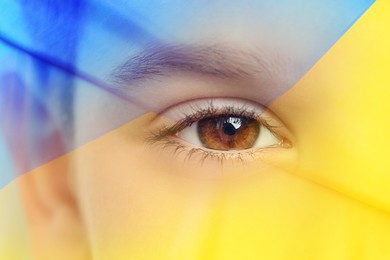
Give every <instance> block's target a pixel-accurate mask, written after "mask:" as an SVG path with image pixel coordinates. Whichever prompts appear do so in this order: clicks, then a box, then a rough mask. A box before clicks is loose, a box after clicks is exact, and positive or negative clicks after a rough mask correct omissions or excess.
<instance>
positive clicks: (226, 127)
mask: <svg viewBox="0 0 390 260" xmlns="http://www.w3.org/2000/svg"><path fill="white" fill-rule="evenodd" d="M222 129H223V132H224V133H225V134H226V135H235V134H236V133H237V130H236V128H235V127H234V125H232V124H231V123H224V124H223V126H222Z"/></svg>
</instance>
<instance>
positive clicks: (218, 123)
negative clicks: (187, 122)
mask: <svg viewBox="0 0 390 260" xmlns="http://www.w3.org/2000/svg"><path fill="white" fill-rule="evenodd" d="M197 131H198V135H199V138H200V141H201V142H202V144H203V145H204V147H206V148H209V149H214V150H242V149H248V148H251V147H252V146H253V145H254V143H255V142H256V140H257V138H258V136H259V133H260V123H259V122H258V121H257V120H255V119H253V118H249V117H244V116H229V115H221V116H215V117H209V118H204V119H202V120H199V122H198V129H197Z"/></svg>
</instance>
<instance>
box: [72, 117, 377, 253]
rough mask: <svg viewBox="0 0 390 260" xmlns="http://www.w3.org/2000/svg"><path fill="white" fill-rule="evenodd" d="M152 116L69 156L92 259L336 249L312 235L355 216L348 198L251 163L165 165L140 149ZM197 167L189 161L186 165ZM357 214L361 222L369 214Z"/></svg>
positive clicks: (335, 231) (337, 230)
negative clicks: (221, 171)
mask: <svg viewBox="0 0 390 260" xmlns="http://www.w3.org/2000/svg"><path fill="white" fill-rule="evenodd" d="M152 117H153V114H146V115H144V116H143V117H140V118H138V119H137V120H134V121H132V122H130V123H129V124H127V125H125V126H124V127H122V128H119V129H117V130H115V131H112V132H110V133H108V134H107V135H105V136H103V137H101V138H99V139H96V140H95V141H93V142H91V143H90V144H88V145H86V146H84V147H82V148H80V149H78V150H77V151H75V152H74V154H73V158H74V167H75V171H76V172H75V173H76V176H75V179H76V187H77V196H78V200H79V202H80V208H81V213H82V216H83V218H84V221H85V223H86V228H87V231H88V235H89V238H90V241H91V247H92V251H93V254H94V255H95V256H97V257H100V258H102V259H126V258H127V259H175V258H176V259H191V258H193V257H194V256H199V258H200V259H204V258H207V257H208V256H210V254H212V255H214V256H215V257H216V258H219V259H238V258H240V256H241V257H244V258H246V259H248V258H253V257H254V258H258V259H262V258H269V257H270V256H272V257H275V256H276V258H279V259H283V258H284V259H286V258H288V256H292V255H293V256H294V257H293V258H295V259H300V258H302V257H304V256H305V255H306V254H307V253H308V250H307V248H304V247H302V244H303V245H305V244H311V245H314V246H313V247H312V248H313V249H312V252H309V253H310V254H313V255H314V254H316V253H318V252H320V253H321V250H318V249H319V248H322V247H323V248H326V249H327V250H328V249H329V248H331V247H337V246H338V245H339V244H338V243H332V241H333V240H332V241H330V242H329V241H328V242H326V243H325V242H324V241H323V239H322V238H321V237H324V236H329V235H330V233H329V232H331V233H332V235H335V234H336V235H335V236H336V237H339V236H340V237H343V234H344V233H343V232H345V228H344V227H343V225H341V228H337V227H335V226H334V224H335V223H336V222H337V223H340V221H341V223H344V221H345V223H348V222H350V220H351V216H352V215H354V214H355V213H356V214H360V212H359V207H357V206H356V204H354V203H351V202H350V201H348V200H345V199H344V198H342V197H340V196H338V195H335V194H333V193H331V192H329V191H328V190H326V189H323V188H319V187H318V186H317V185H315V184H312V183H310V182H308V181H305V180H303V179H300V178H297V177H296V176H295V175H293V174H290V173H288V172H287V171H285V170H282V169H281V168H277V167H274V166H267V165H265V164H264V163H260V162H254V163H252V164H249V165H248V166H246V167H245V168H243V167H237V168H235V169H233V170H232V172H231V175H229V176H235V177H228V178H220V179H202V178H200V179H198V178H194V176H193V175H190V176H188V175H187V172H185V171H183V170H178V169H179V168H177V167H176V166H175V167H167V165H169V164H170V162H169V161H166V160H161V159H159V158H158V157H159V155H160V153H156V152H153V150H150V149H148V148H145V144H144V143H143V141H142V140H143V139H142V137H141V135H140V130H139V129H142V128H144V127H146V125H147V122H149V121H150V120H151V118H152ZM269 156H271V155H269ZM181 169H183V168H181ZM203 170H204V168H202V167H201V166H199V165H198V166H197V168H196V169H194V170H193V172H194V173H195V172H198V173H201V172H202V171H203ZM244 173H252V174H244ZM340 209H348V210H347V211H346V212H340ZM324 215H327V219H326V221H324V219H323V218H322V216H324ZM366 215H370V216H368V217H367V218H366V219H363V218H360V220H362V219H363V220H364V221H367V220H369V218H370V217H372V216H371V215H372V213H366ZM355 222H356V223H355V224H356V225H361V224H362V223H360V222H359V221H355ZM377 223H379V224H378V226H380V225H381V223H382V222H381V219H380V218H377ZM382 224H383V223H382ZM302 227H304V228H302ZM382 227H383V225H382ZM292 237H293V239H292ZM281 247H282V248H283V250H279V248H281ZM297 248H298V249H297ZM314 258H315V257H314Z"/></svg>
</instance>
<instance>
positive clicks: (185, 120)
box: [146, 101, 285, 165]
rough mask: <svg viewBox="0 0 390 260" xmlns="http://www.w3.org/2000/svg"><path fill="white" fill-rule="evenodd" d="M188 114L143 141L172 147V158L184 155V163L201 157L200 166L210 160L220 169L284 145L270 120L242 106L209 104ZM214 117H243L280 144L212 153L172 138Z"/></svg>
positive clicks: (252, 158)
mask: <svg viewBox="0 0 390 260" xmlns="http://www.w3.org/2000/svg"><path fill="white" fill-rule="evenodd" d="M191 110H192V111H191V113H189V114H183V116H182V119H181V120H179V121H177V122H176V123H174V124H172V125H164V126H162V127H160V128H159V129H157V130H156V131H151V132H150V133H149V135H148V137H147V138H146V141H147V142H148V143H150V144H154V145H155V144H158V145H161V147H162V149H163V150H164V149H166V148H168V147H173V148H174V152H173V156H174V157H175V156H177V155H179V154H181V153H186V156H185V159H184V160H185V161H188V160H190V159H191V158H192V157H193V156H194V155H200V159H199V162H200V163H201V164H203V163H204V162H205V161H206V160H207V159H212V160H216V161H217V163H218V164H220V165H223V164H224V163H225V162H227V161H230V162H232V163H234V164H235V163H236V162H239V163H240V164H243V163H245V162H246V161H248V160H247V159H248V157H249V159H251V160H255V158H256V157H257V156H256V155H257V154H258V153H263V152H265V150H266V149H269V148H274V147H280V146H282V145H283V144H284V140H285V139H284V138H283V137H281V136H280V135H278V134H277V133H276V131H275V129H276V128H278V126H273V125H271V124H270V122H269V120H267V119H265V118H263V117H260V115H259V114H258V113H257V112H256V111H255V110H254V109H250V108H248V107H247V106H245V105H242V106H233V105H227V106H223V107H221V108H216V107H215V106H214V105H213V103H212V101H210V102H208V104H207V106H206V107H205V108H201V107H191ZM216 116H242V117H248V118H253V119H255V120H257V121H258V122H259V123H260V124H261V126H263V127H266V128H267V129H268V130H269V131H271V133H272V134H273V135H275V136H276V137H277V138H278V139H279V140H280V143H279V145H278V146H270V147H264V148H254V149H247V150H243V151H242V152H237V151H235V152H215V151H212V150H208V149H207V148H198V147H190V145H186V144H184V143H183V141H181V140H180V139H179V137H177V136H175V135H176V134H177V133H179V132H180V131H182V130H183V129H185V128H186V127H190V126H191V125H192V124H193V123H195V122H197V121H199V120H201V119H204V118H207V117H216Z"/></svg>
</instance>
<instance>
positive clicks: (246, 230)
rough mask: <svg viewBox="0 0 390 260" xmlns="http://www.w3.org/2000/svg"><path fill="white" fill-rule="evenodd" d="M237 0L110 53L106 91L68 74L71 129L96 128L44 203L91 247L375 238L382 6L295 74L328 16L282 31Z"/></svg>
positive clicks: (387, 40)
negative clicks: (151, 42) (154, 39)
mask: <svg viewBox="0 0 390 260" xmlns="http://www.w3.org/2000/svg"><path fill="white" fill-rule="evenodd" d="M224 5H225V3H224V4H223V6H224ZM221 6H222V4H221ZM243 6H245V5H243ZM248 6H250V5H248ZM217 7H218V4H216V8H217ZM242 8H243V10H242V11H240V12H235V11H234V6H233V7H230V8H225V9H221V10H222V11H220V12H211V11H208V9H207V8H204V9H201V8H200V9H199V10H200V13H199V14H198V15H197V16H196V17H195V18H194V19H189V20H186V19H182V20H183V21H185V22H183V23H175V24H174V26H175V27H174V28H173V29H172V28H171V32H176V34H175V35H171V36H172V37H171V38H170V40H168V41H167V42H166V44H164V45H159V46H158V47H156V46H154V47H152V46H151V47H148V48H145V50H143V52H142V54H139V53H133V54H132V55H130V56H131V57H133V59H131V60H130V62H129V63H126V64H125V65H124V66H119V67H118V68H119V69H117V70H116V73H115V75H112V76H111V81H115V82H117V84H118V85H117V89H116V90H115V94H109V93H108V92H106V91H104V90H100V89H95V88H93V87H91V86H88V85H86V84H85V85H79V86H77V92H76V100H75V107H74V109H75V118H74V119H75V125H74V126H75V136H74V141H75V143H76V144H84V143H85V142H86V140H89V139H91V136H98V135H101V134H103V133H104V135H102V136H101V137H99V138H96V139H94V138H93V139H94V140H93V141H92V142H89V143H88V144H86V145H82V146H81V147H80V148H78V149H77V150H75V151H74V152H72V153H70V154H69V155H67V156H66V157H64V159H65V160H66V163H69V168H68V169H69V170H68V171H67V173H66V176H67V177H69V179H68V181H69V183H70V187H71V189H70V191H62V190H61V191H58V193H59V194H62V195H61V196H63V197H61V198H60V199H58V200H54V199H53V201H50V203H52V204H61V207H59V208H60V209H61V210H63V211H64V212H66V213H69V214H68V215H66V214H63V215H61V216H65V217H63V218H64V219H62V221H59V222H56V223H59V224H58V226H60V227H58V226H56V227H57V228H59V230H62V229H64V230H67V231H69V234H68V237H69V238H73V237H77V238H80V237H82V239H80V241H84V240H85V241H87V242H86V246H85V247H88V249H87V250H88V251H90V252H91V253H92V256H93V257H95V258H96V259H319V258H321V257H324V258H325V259H338V258H348V257H349V256H351V254H352V253H355V252H360V251H359V250H361V247H362V245H364V246H363V247H364V252H365V254H366V256H367V259H378V258H380V257H383V253H384V252H386V251H387V245H386V244H385V243H382V242H383V241H386V240H385V239H384V237H386V236H387V235H389V234H390V224H389V221H388V216H387V215H386V214H385V213H384V212H388V211H389V210H390V195H389V194H390V193H388V192H387V191H388V189H389V188H390V177H389V175H388V174H387V173H388V171H389V169H390V165H389V163H388V160H387V158H386V154H387V153H386V151H387V147H389V146H390V143H389V141H388V140H389V139H388V138H387V135H388V132H389V131H390V124H389V123H388V122H387V121H388V120H387V119H386V118H384V116H383V115H384V111H385V110H386V109H387V110H388V108H389V105H388V100H389V99H390V92H389V91H388V88H387V86H389V85H390V78H389V76H388V73H387V72H386V68H388V66H389V62H390V54H389V51H388V46H390V35H389V34H388V32H387V30H385V29H384V28H383V24H388V23H389V21H388V19H389V18H388V17H390V16H389V15H386V14H389V13H390V9H389V5H385V4H383V2H380V3H378V4H377V5H376V6H374V7H373V8H372V10H370V11H369V12H368V13H367V14H366V16H365V17H363V18H362V19H361V20H359V21H358V23H357V24H356V25H355V26H354V27H353V28H352V29H351V31H349V32H348V33H347V34H346V35H344V38H342V39H341V40H340V41H339V42H338V43H337V44H336V45H335V46H334V47H333V48H332V49H331V50H330V51H329V52H328V53H327V54H326V55H325V56H324V57H323V58H322V59H321V60H320V61H319V62H318V63H317V64H316V65H315V66H314V67H313V68H312V69H311V70H310V71H309V72H308V73H307V74H306V75H305V73H306V72H307V71H308V70H309V69H310V68H311V66H312V65H313V64H314V63H315V62H316V61H317V60H318V59H319V58H320V57H321V55H322V54H324V53H323V52H324V51H325V50H326V49H327V48H326V46H325V45H326V44H328V45H327V46H328V47H330V46H331V45H332V44H331V43H332V41H331V40H329V39H327V37H325V36H324V34H323V33H324V32H326V31H327V27H326V26H331V25H332V21H333V20H332V19H333V18H332V19H330V20H329V21H328V23H321V22H318V21H321V19H317V20H316V19H314V20H311V21H317V22H318V24H316V23H314V22H313V23H310V24H306V23H302V24H300V25H301V27H299V28H300V29H302V31H299V30H298V31H289V32H288V33H286V31H284V30H283V29H282V27H280V28H279V27H278V26H279V25H281V24H285V23H286V22H285V21H284V22H283V23H281V22H280V21H279V20H272V19H271V18H272V17H274V16H273V13H272V12H271V11H270V12H265V13H264V17H268V18H269V19H271V20H267V19H268V18H267V19H266V18H263V19H264V20H262V21H263V22H255V21H258V20H257V19H260V18H258V12H257V11H256V10H257V9H256V10H251V9H250V8H246V9H245V8H244V7H242ZM262 8H265V10H268V9H267V8H269V10H273V9H272V4H270V5H269V6H268V5H264V6H262ZM308 9H310V8H309V7H308ZM212 10H216V9H215V8H214V9H212ZM275 10H277V9H275ZM275 10H274V11H275ZM289 10H290V9H286V10H284V9H283V10H279V11H283V12H286V14H288V12H289ZM321 10H323V9H321ZM383 12H385V13H386V12H387V13H386V14H384V13H383ZM174 13H175V12H174ZM276 13H277V12H276ZM276 13H275V14H276ZM175 14H176V15H181V16H183V17H185V16H186V14H185V13H181V12H176V13H175ZM233 14H235V15H233ZM237 14H239V15H237ZM312 15H313V17H314V16H315V17H321V18H324V17H326V16H323V14H322V13H321V12H320V11H319V13H318V14H315V15H314V14H312ZM313 17H311V18H313ZM309 20H310V19H309ZM221 21H222V22H221ZM265 21H268V22H265ZM160 22H161V24H160V26H161V27H164V26H165V28H170V27H169V26H167V24H169V23H170V22H172V21H168V20H162V21H160ZM279 23H280V24H279ZM323 24H326V26H325V27H321V26H322V25H323ZM172 26H173V25H172ZM381 26H382V27H381ZM189 28H190V29H189ZM293 28H294V27H293V26H292V27H291V28H290V29H293ZM373 28H375V30H374V29H373ZM254 32H257V33H254ZM302 32H305V33H302ZM300 33H302V35H301V34H300ZM167 35H168V34H167ZM265 35H267V37H265ZM296 35H298V36H296ZM368 35H369V36H368ZM334 40H336V39H334ZM373 42H376V44H375V45H374V44H373ZM320 43H321V44H322V43H323V44H324V45H321V44H320ZM325 43H326V44H325ZM107 55H109V54H107ZM137 55H138V56H137ZM123 56H124V57H127V55H123ZM134 57H136V58H134ZM134 64H135V65H134ZM116 65H117V64H116ZM374 68H375V69H374ZM105 72H106V74H107V75H108V74H109V73H108V72H107V71H105ZM303 75H305V76H304V77H303V78H302V76H303ZM101 77H102V78H104V76H103V75H102V76H101ZM298 81H299V82H298ZM297 82H298V83H297ZM119 96H120V97H119ZM123 97H124V98H123ZM124 122H126V123H124ZM113 126H117V127H118V128H115V127H113ZM113 129H114V130H113ZM108 130H110V131H108ZM59 165H61V164H59ZM57 166H58V165H57ZM47 183H50V182H47ZM52 187H53V186H52ZM61 187H62V186H61ZM63 194H66V196H65V195H63ZM64 197H65V198H64ZM64 201H65V202H66V203H64ZM69 201H71V203H70V202H69ZM65 219H66V220H67V221H65ZM36 225H37V226H38V224H36ZM43 226H44V227H46V226H45V225H43ZM75 227H77V228H75ZM70 231H72V232H70ZM40 232H41V233H40V234H45V235H42V236H45V237H50V236H53V241H54V240H56V239H59V240H60V239H63V238H64V237H65V236H62V237H61V236H55V235H53V234H49V233H50V232H46V231H40ZM45 232H46V233H48V234H49V235H47V234H46V233H45ZM38 233H39V232H38ZM54 233H55V232H54ZM59 233H60V232H59ZM68 240H72V239H68ZM73 241H79V240H73ZM377 241H378V242H377ZM59 243H61V244H62V245H63V244H64V243H63V242H61V241H60V242H59ZM80 244H81V242H80ZM66 245H68V244H66ZM72 247H74V245H73V244H72V243H69V248H72ZM69 251H71V249H69ZM351 252H352V253H351Z"/></svg>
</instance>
